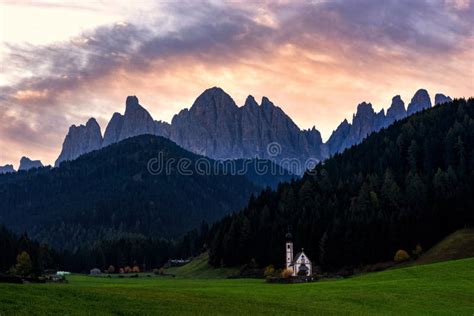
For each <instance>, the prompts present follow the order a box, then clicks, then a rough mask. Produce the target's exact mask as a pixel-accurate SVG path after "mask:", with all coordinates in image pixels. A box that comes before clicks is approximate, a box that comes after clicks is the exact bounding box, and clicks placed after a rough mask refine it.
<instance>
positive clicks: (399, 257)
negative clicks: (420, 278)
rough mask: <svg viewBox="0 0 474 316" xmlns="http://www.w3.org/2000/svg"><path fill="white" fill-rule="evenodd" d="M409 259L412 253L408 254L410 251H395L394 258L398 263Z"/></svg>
mask: <svg viewBox="0 0 474 316" xmlns="http://www.w3.org/2000/svg"><path fill="white" fill-rule="evenodd" d="M408 259H410V255H409V254H408V252H406V251H405V250H403V249H400V250H398V251H397V252H396V253H395V257H394V258H393V260H394V261H395V262H396V263H400V262H404V261H407V260H408Z"/></svg>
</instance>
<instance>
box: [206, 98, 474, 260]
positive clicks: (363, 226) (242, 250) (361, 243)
mask: <svg viewBox="0 0 474 316" xmlns="http://www.w3.org/2000/svg"><path fill="white" fill-rule="evenodd" d="M469 225H474V99H470V100H468V101H465V100H455V101H454V102H452V103H446V104H443V105H441V106H436V107H434V108H432V109H429V110H425V111H423V112H420V113H417V114H415V115H413V116H410V117H408V118H406V119H404V120H401V121H398V122H397V123H395V124H393V125H391V126H390V127H388V128H387V129H383V130H381V131H380V132H378V133H375V134H372V135H371V136H369V137H368V138H367V139H366V140H365V141H364V142H363V143H361V144H360V145H357V146H354V147H352V148H350V149H348V150H346V151H344V152H343V153H342V154H337V155H335V156H334V157H332V158H330V159H328V160H326V161H325V162H324V163H320V164H319V165H318V166H317V167H316V168H315V169H314V170H313V171H312V172H311V173H307V174H305V176H304V177H303V179H301V180H298V181H294V182H292V183H287V184H284V185H280V186H279V187H278V189H277V190H275V191H271V190H267V191H265V192H263V193H262V194H261V195H260V196H259V197H258V198H256V199H253V200H252V201H250V203H249V205H248V206H247V207H246V208H245V209H244V210H243V211H242V212H240V213H238V214H236V215H232V216H228V217H226V218H224V219H222V220H221V221H220V222H219V223H217V224H216V225H215V226H214V227H213V228H212V229H211V230H210V233H209V234H208V237H207V241H208V242H207V243H208V245H210V262H211V264H213V265H215V266H220V265H222V264H223V265H224V266H233V265H241V264H244V263H247V262H249V261H250V260H252V259H255V260H256V262H257V263H258V264H259V265H261V266H266V265H268V264H274V265H279V266H282V265H283V261H282V254H283V253H284V250H283V245H284V242H285V239H284V238H285V234H286V232H287V230H288V226H291V227H292V231H293V237H294V242H295V250H299V249H300V248H302V247H304V249H305V253H306V254H307V255H308V256H309V257H310V258H311V259H313V262H314V263H315V264H317V265H322V266H323V268H324V269H338V268H340V267H343V266H355V265H360V264H366V263H376V262H380V261H389V260H392V259H393V256H394V254H395V252H396V251H397V250H398V249H406V250H407V251H411V250H412V249H413V248H414V247H415V245H416V244H417V243H420V244H421V245H422V247H423V248H425V249H428V248H429V247H431V246H432V245H434V244H435V243H436V242H438V241H439V240H441V239H442V238H444V237H445V236H447V235H448V234H450V233H452V232H454V231H456V230H458V229H460V228H462V227H465V226H469Z"/></svg>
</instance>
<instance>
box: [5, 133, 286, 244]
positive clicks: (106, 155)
mask: <svg viewBox="0 0 474 316" xmlns="http://www.w3.org/2000/svg"><path fill="white" fill-rule="evenodd" d="M160 155H162V156H161V157H162V159H163V161H162V163H163V164H166V163H167V162H170V163H172V164H170V165H171V166H172V167H171V169H170V172H162V173H160V174H151V173H150V172H149V170H148V162H149V161H150V159H158V158H159V157H160ZM181 158H186V159H187V161H189V162H190V165H189V167H188V168H187V171H189V172H190V173H191V174H184V173H182V172H181V173H180V172H178V170H177V169H178V166H177V162H178V160H180V159H181ZM198 159H201V161H202V159H204V160H205V161H207V162H209V165H213V161H212V160H209V159H207V158H204V157H201V156H197V155H194V154H192V153H190V152H188V151H186V150H184V149H182V148H180V147H179V146H177V145H176V144H175V143H173V142H171V141H170V140H167V139H165V138H162V137H157V136H151V135H144V136H138V137H135V138H130V139H127V140H124V141H122V142H120V143H117V144H114V145H111V146H109V147H106V148H104V149H101V150H99V151H95V152H92V153H89V154H86V155H84V156H82V157H80V158H79V159H77V160H75V161H72V162H64V163H62V164H61V166H60V167H59V168H54V169H50V168H40V169H36V170H31V171H28V172H19V173H17V174H7V175H1V176H0V201H1V204H0V223H3V224H5V225H6V226H7V227H8V228H9V229H12V230H14V231H16V232H24V231H27V232H28V233H29V235H30V236H31V237H32V238H34V239H35V240H38V241H46V242H48V244H50V245H52V246H53V247H55V248H57V249H61V248H67V249H71V250H74V249H78V247H80V246H82V245H83V244H85V243H90V244H92V243H93V242H96V241H99V240H104V239H106V240H117V239H120V238H121V237H127V236H129V234H132V235H133V234H137V235H139V237H140V238H143V237H144V236H145V237H166V238H173V237H179V236H180V235H182V234H184V233H185V232H187V231H188V230H191V229H193V228H195V227H199V225H200V224H201V223H202V222H203V221H206V222H213V221H215V220H217V219H219V218H221V217H222V216H224V215H226V214H228V213H230V212H231V211H236V210H238V209H239V208H241V207H243V206H244V205H245V204H246V203H247V202H248V199H249V197H250V195H251V194H252V193H257V192H259V191H260V190H261V189H262V185H263V184H264V183H267V184H269V185H275V184H276V183H277V182H278V181H282V180H285V179H288V178H291V175H289V173H288V172H287V171H284V170H280V171H281V172H280V173H279V176H277V177H272V176H269V175H264V176H262V177H256V175H255V174H253V173H251V174H249V176H247V175H246V174H244V175H236V174H232V173H231V172H226V171H225V170H224V168H222V170H221V169H217V170H216V171H212V172H209V173H206V174H203V173H199V172H196V164H194V162H196V161H197V160H198ZM242 163H243V162H242V161H240V162H237V165H240V164H242ZM267 163H268V164H271V163H270V162H267ZM250 165H251V164H250ZM250 169H251V167H250ZM256 183H258V184H256Z"/></svg>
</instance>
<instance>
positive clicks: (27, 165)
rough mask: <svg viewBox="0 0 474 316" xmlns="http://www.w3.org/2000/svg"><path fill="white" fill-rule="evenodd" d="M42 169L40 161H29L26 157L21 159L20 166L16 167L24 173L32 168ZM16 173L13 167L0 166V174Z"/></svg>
mask: <svg viewBox="0 0 474 316" xmlns="http://www.w3.org/2000/svg"><path fill="white" fill-rule="evenodd" d="M41 167H44V166H43V164H42V163H41V161H40V160H31V159H30V158H28V157H21V159H20V166H19V167H18V171H21V170H23V171H26V170H30V169H34V168H41ZM14 172H16V170H15V168H14V167H13V165H4V166H0V174H5V173H14Z"/></svg>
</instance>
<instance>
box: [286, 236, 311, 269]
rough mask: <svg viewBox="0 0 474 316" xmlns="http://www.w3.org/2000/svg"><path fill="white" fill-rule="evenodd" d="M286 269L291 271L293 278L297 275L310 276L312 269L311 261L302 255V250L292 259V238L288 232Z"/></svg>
mask: <svg viewBox="0 0 474 316" xmlns="http://www.w3.org/2000/svg"><path fill="white" fill-rule="evenodd" d="M285 237H286V268H287V269H290V270H293V276H297V275H311V274H312V273H313V268H312V265H311V260H309V258H308V256H307V255H306V254H305V253H304V251H303V250H304V249H303V248H301V251H300V252H298V253H297V254H296V256H294V257H293V236H292V235H291V233H290V232H288V233H287V234H286V236H285Z"/></svg>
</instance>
